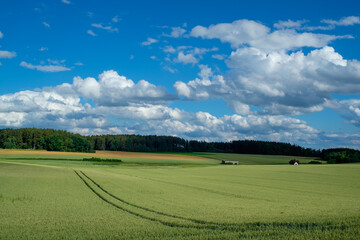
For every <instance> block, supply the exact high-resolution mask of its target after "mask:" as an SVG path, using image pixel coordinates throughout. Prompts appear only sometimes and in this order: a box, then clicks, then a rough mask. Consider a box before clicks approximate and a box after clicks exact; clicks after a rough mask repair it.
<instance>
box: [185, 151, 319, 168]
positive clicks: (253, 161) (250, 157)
mask: <svg viewBox="0 0 360 240" xmlns="http://www.w3.org/2000/svg"><path fill="white" fill-rule="evenodd" d="M186 155H188V154H186ZM189 155H193V156H201V157H205V158H210V159H216V160H219V161H222V160H236V161H239V164H241V165H278V164H289V161H290V160H291V159H297V160H299V161H300V163H308V162H310V161H312V160H315V161H321V159H318V158H314V157H298V156H296V157H295V156H278V155H266V156H265V155H256V154H234V153H189Z"/></svg>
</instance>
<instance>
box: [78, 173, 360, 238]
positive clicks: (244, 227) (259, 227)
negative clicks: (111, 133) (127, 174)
mask: <svg viewBox="0 0 360 240" xmlns="http://www.w3.org/2000/svg"><path fill="white" fill-rule="evenodd" d="M74 172H75V174H76V175H77V176H78V177H79V178H80V179H81V180H82V181H83V182H84V184H85V185H86V187H88V188H89V189H90V190H91V191H92V192H93V193H94V194H95V195H96V196H98V197H99V198H100V199H101V200H103V201H104V202H106V203H108V204H110V205H112V206H113V207H115V208H117V209H120V210H122V211H124V212H126V213H129V214H131V215H133V216H136V217H140V218H142V219H145V220H149V221H152V222H158V223H160V224H162V225H164V226H168V227H176V228H192V229H205V230H215V231H231V232H237V233H244V232H245V231H264V230H266V229H267V228H270V229H273V228H288V229H301V230H320V231H322V232H325V231H332V230H346V229H348V228H351V227H352V226H356V227H358V226H359V224H352V225H351V226H349V225H345V224H344V223H341V224H336V225H334V224H332V223H330V222H325V223H311V222H308V223H279V222H278V223H276V222H273V223H261V222H254V223H244V224H234V223H229V224H226V223H213V222H206V221H200V222H203V223H202V224H199V223H197V225H186V224H178V223H172V222H167V221H164V220H161V219H157V218H153V217H148V216H145V215H143V214H140V213H136V212H134V211H131V210H128V209H126V208H123V207H121V206H119V205H117V204H115V203H113V202H111V201H109V200H108V199H106V198H105V197H103V196H102V195H101V194H100V193H98V192H97V191H96V190H95V189H94V188H93V187H91V186H90V184H89V183H88V182H87V181H86V180H85V179H84V178H83V177H82V176H81V175H80V174H79V173H78V172H77V171H76V170H74ZM80 172H81V173H82V174H84V173H83V172H82V171H80ZM84 176H86V175H85V174H84ZM91 182H93V181H91ZM93 184H94V185H96V186H97V185H98V184H95V183H94V182H93ZM99 186H100V185H99ZM99 189H100V190H102V189H101V188H100V187H99ZM102 191H103V190H102ZM110 194H111V193H110ZM109 196H111V195H109ZM115 197H116V196H115ZM117 200H118V199H117ZM118 201H120V200H118ZM134 205H135V204H134ZM130 206H131V205H130ZM141 208H142V207H141ZM141 208H140V209H141ZM149 210H150V212H153V211H154V210H151V209H149ZM155 212H156V211H155ZM155 212H153V213H155ZM164 216H167V215H164ZM169 216H170V214H169ZM174 216H175V215H174ZM177 217H179V216H177ZM180 218H181V217H180ZM183 220H186V219H183ZM195 221H197V220H195Z"/></svg>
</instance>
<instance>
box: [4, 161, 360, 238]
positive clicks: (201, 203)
mask: <svg viewBox="0 0 360 240" xmlns="http://www.w3.org/2000/svg"><path fill="white" fill-rule="evenodd" d="M225 156H226V155H225ZM13 157H16V156H13ZM218 157H219V158H220V157H224V156H221V155H218ZM233 157H234V156H233ZM236 157H238V159H240V160H241V159H242V161H243V162H242V164H243V165H240V166H222V165H217V164H216V165H209V164H207V163H206V162H207V161H205V163H204V162H202V161H199V162H200V163H203V164H202V165H201V164H200V163H197V164H193V165H191V166H193V167H185V166H188V164H189V161H188V160H186V161H185V160H184V161H183V162H181V161H180V162H181V164H180V163H178V164H175V163H176V162H174V161H175V160H171V161H169V160H166V159H165V160H164V159H159V160H157V161H155V162H154V159H145V160H144V159H128V160H129V161H134V162H133V163H128V164H120V165H110V166H108V165H93V164H91V163H88V164H84V162H82V161H77V159H76V158H70V157H69V158H68V157H63V156H61V155H59V156H57V158H58V159H60V160H58V159H31V158H26V159H23V158H20V157H18V158H19V159H16V158H13V159H10V158H9V157H7V159H2V160H1V157H0V204H1V214H0V239H239V238H245V239H358V236H359V234H360V175H359V172H360V165H358V164H345V165H327V164H322V165H300V166H290V165H276V164H279V162H278V161H279V160H276V159H275V158H270V160H268V161H266V160H265V158H266V157H263V160H262V161H265V163H266V164H269V162H270V161H272V162H270V163H273V164H274V165H245V164H244V162H245V160H244V159H245V158H244V156H236ZM248 157H250V156H248ZM35 158H36V156H35ZM37 158H39V156H37ZM41 158H43V156H41ZM253 158H254V159H259V158H260V156H253ZM289 158H291V157H289ZM64 159H71V160H69V161H66V160H64ZM247 159H249V158H247ZM122 160H124V162H126V159H122ZM176 161H179V160H176ZM209 161H210V162H216V163H218V162H219V161H213V160H209ZM247 161H248V160H247ZM259 161H260V160H259ZM284 161H285V160H284ZM66 162H71V164H67V163H66ZM164 162H165V163H164ZM300 162H302V160H301V159H300ZM140 163H143V164H140ZM161 163H163V165H162V164H161ZM257 163H259V162H257Z"/></svg>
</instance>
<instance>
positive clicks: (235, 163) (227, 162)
mask: <svg viewBox="0 0 360 240" xmlns="http://www.w3.org/2000/svg"><path fill="white" fill-rule="evenodd" d="M230 163H232V164H233V165H239V161H230V160H222V161H221V164H230Z"/></svg>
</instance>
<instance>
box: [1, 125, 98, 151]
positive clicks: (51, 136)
mask: <svg viewBox="0 0 360 240" xmlns="http://www.w3.org/2000/svg"><path fill="white" fill-rule="evenodd" d="M0 148H5V149H39V150H48V151H62V152H94V148H93V146H92V144H91V142H90V141H89V140H87V139H86V138H85V137H83V136H81V135H80V134H73V133H70V132H67V131H63V130H54V129H37V128H21V129H1V130H0Z"/></svg>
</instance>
